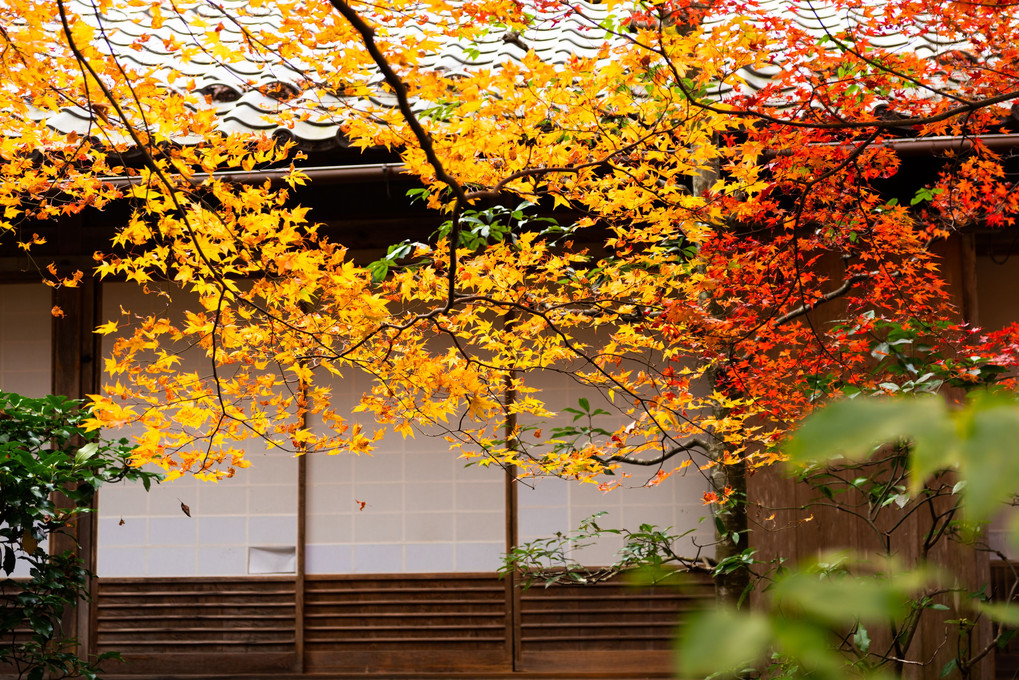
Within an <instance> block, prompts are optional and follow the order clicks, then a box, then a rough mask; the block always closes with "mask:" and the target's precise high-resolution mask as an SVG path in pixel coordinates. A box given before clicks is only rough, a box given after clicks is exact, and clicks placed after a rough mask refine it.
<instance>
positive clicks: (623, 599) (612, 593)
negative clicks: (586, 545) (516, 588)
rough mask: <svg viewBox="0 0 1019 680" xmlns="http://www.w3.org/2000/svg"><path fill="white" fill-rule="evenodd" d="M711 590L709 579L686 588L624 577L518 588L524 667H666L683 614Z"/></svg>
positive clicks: (654, 670)
mask: <svg viewBox="0 0 1019 680" xmlns="http://www.w3.org/2000/svg"><path fill="white" fill-rule="evenodd" d="M713 597H714V589H713V587H712V585H711V582H710V580H708V579H707V578H704V577H700V576H688V577H686V579H685V581H684V585H683V586H682V587H679V588H676V587H670V586H657V587H653V588H645V587H634V586H630V585H627V584H626V583H625V582H622V581H611V582H604V583H598V584H595V585H583V586H575V585H565V586H561V585H556V586H552V587H549V588H542V587H541V586H537V587H532V588H530V589H528V590H526V591H524V592H523V593H522V594H521V595H520V659H519V663H518V665H519V667H520V669H522V670H542V669H544V670H553V669H560V668H561V669H562V670H566V669H569V668H573V669H575V670H578V669H581V670H582V669H592V670H601V671H606V672H613V671H618V672H629V671H633V670H642V671H645V672H647V673H650V674H658V673H668V672H669V670H670V668H671V658H672V652H671V649H672V643H673V640H674V639H675V635H676V627H677V625H679V623H680V620H681V617H682V616H683V615H685V614H688V613H689V612H691V611H692V610H695V609H698V608H701V607H703V606H704V604H705V602H706V601H709V600H711V599H712V598H713Z"/></svg>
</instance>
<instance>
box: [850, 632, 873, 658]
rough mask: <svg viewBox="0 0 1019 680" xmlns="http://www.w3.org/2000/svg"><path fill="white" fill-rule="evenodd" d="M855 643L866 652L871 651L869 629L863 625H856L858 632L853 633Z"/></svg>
mask: <svg viewBox="0 0 1019 680" xmlns="http://www.w3.org/2000/svg"><path fill="white" fill-rule="evenodd" d="M853 644H854V645H856V648H857V649H859V650H860V651H861V652H863V653H864V654H866V653H867V652H868V651H870V635H868V634H867V629H866V628H864V627H863V626H862V625H860V626H857V627H856V633H854V634H853Z"/></svg>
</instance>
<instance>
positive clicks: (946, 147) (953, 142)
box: [764, 134, 1019, 158]
mask: <svg viewBox="0 0 1019 680" xmlns="http://www.w3.org/2000/svg"><path fill="white" fill-rule="evenodd" d="M978 142H979V143H980V145H981V146H985V147H987V148H988V149H991V150H992V151H1007V150H1010V149H1016V148H1019V134H989V135H944V136H940V137H920V138H916V139H883V140H881V141H877V142H872V143H871V144H869V145H868V146H871V147H883V148H886V149H891V150H893V151H895V152H896V153H898V154H899V155H901V156H933V155H936V154H941V153H945V152H949V151H952V152H963V151H970V150H971V149H973V147H974V146H975V145H976V144H977V143H978ZM817 146H843V144H841V143H839V142H828V143H825V144H818V145H817ZM793 153H794V151H793V150H792V149H769V150H768V151H765V152H764V155H765V156H766V157H768V156H770V157H772V158H774V157H776V156H791V155H793Z"/></svg>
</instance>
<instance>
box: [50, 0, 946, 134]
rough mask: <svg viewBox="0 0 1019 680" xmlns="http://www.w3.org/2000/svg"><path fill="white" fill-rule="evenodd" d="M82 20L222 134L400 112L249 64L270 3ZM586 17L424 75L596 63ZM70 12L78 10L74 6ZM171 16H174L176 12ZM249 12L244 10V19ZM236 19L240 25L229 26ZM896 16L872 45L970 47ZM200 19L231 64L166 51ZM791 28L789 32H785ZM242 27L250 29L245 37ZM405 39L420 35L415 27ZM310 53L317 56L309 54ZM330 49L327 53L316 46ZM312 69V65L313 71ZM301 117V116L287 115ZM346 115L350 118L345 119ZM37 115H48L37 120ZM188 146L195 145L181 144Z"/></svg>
mask: <svg viewBox="0 0 1019 680" xmlns="http://www.w3.org/2000/svg"><path fill="white" fill-rule="evenodd" d="M73 2H74V3H77V7H78V9H79V13H80V15H81V16H82V17H83V18H84V20H86V21H88V22H89V23H91V24H92V25H93V26H94V27H96V28H97V29H98V28H101V30H102V32H103V35H104V37H105V39H106V41H107V47H105V48H103V49H109V50H112V51H113V52H114V53H116V55H117V56H118V58H119V59H120V60H121V61H122V63H123V64H124V65H125V66H127V67H129V68H134V69H136V70H138V71H145V72H150V73H152V74H153V76H154V77H156V78H157V79H159V80H161V81H163V82H165V83H166V84H167V85H168V86H169V87H171V88H174V87H176V88H179V89H184V90H191V91H197V92H200V93H202V94H204V95H206V96H205V98H204V99H205V101H204V103H203V102H202V101H201V99H199V101H198V104H197V105H199V106H203V105H204V106H211V107H214V109H215V111H216V114H217V117H218V121H219V123H218V125H219V129H221V130H222V131H223V132H226V133H230V132H262V133H267V134H271V135H285V136H287V137H291V138H293V139H295V140H296V141H297V142H298V143H299V144H300V145H302V146H304V147H305V148H312V149H323V150H329V149H335V148H339V147H343V146H346V142H345V140H344V138H343V134H342V132H341V124H342V122H343V120H342V119H343V118H344V117H345V116H346V115H349V112H351V111H353V110H361V111H368V110H373V109H377V107H380V106H393V105H394V104H395V101H394V100H393V98H392V97H391V96H390V95H387V94H385V93H384V92H383V90H382V89H381V88H379V89H378V92H379V94H378V95H376V96H373V97H368V98H363V99H358V98H355V97H344V96H338V95H337V94H335V93H332V92H327V91H325V90H323V89H322V88H320V87H318V86H317V85H316V84H315V83H316V78H315V76H314V73H311V72H309V71H305V70H304V69H306V68H307V69H311V68H313V66H312V65H313V64H314V63H315V62H316V59H315V55H313V54H305V55H299V56H297V57H292V58H290V59H289V60H283V59H281V58H279V57H274V56H269V57H258V58H253V57H251V56H250V55H251V51H250V50H245V49H243V47H244V44H245V35H244V32H243V30H247V31H251V32H252V33H257V32H258V31H260V30H267V29H268V30H270V31H271V30H273V28H274V27H276V28H278V27H279V26H280V17H278V16H276V15H274V11H275V10H274V7H273V6H272V4H271V3H265V4H264V5H262V6H261V9H256V8H254V7H253V6H252V5H250V4H249V3H248V2H247V1H246V0H222V4H219V5H217V4H213V3H211V2H208V1H201V0H181V1H179V2H176V3H174V4H173V5H172V6H170V5H165V6H164V7H163V9H162V14H163V21H162V23H161V25H160V26H159V27H158V28H153V25H152V17H151V16H150V15H149V8H148V6H147V5H146V3H137V4H135V5H131V4H126V3H125V4H119V5H118V4H116V3H113V4H114V6H113V8H111V9H109V10H107V11H106V12H105V13H104V14H103V16H102V17H101V19H97V18H96V17H95V16H94V15H92V11H93V10H92V4H91V3H90V2H88V0H73ZM576 4H577V5H578V6H579V7H580V8H581V9H582V11H581V12H579V13H574V14H571V15H568V16H565V17H564V16H562V15H560V16H558V17H557V20H556V21H543V20H542V17H541V16H539V17H538V18H537V20H536V21H534V22H533V24H532V25H531V26H530V27H529V28H528V29H527V30H526V31H525V32H523V33H522V34H519V35H518V34H515V33H514V34H507V33H506V32H505V31H498V30H496V31H492V32H490V33H488V34H487V35H486V36H484V37H482V38H480V39H478V40H477V42H473V43H466V42H461V41H457V40H454V39H452V38H449V39H446V40H445V42H443V43H440V46H439V48H438V49H435V50H431V51H430V52H429V54H428V56H426V57H425V62H424V63H423V64H422V66H423V67H425V68H433V69H441V70H444V71H446V72H451V73H457V72H463V71H468V70H471V69H474V68H479V67H486V66H492V65H497V64H500V63H504V62H506V61H507V60H519V59H521V58H522V57H523V56H524V54H525V53H526V50H527V49H534V50H535V51H536V52H537V54H538V56H539V57H540V58H541V59H542V60H543V61H545V62H547V63H562V62H563V61H564V60H565V59H566V58H567V57H568V56H569V55H571V54H576V55H578V56H594V55H596V54H597V52H598V49H599V47H600V46H601V45H602V44H603V43H604V40H605V32H604V31H603V30H599V29H597V28H594V27H593V22H596V21H598V20H600V19H601V18H604V17H605V13H606V9H605V8H604V7H603V6H599V5H593V4H587V3H584V2H580V1H579V0H578V2H577V3H576ZM756 4H757V6H758V7H759V8H760V9H761V10H763V11H764V12H765V13H767V14H770V15H772V16H773V17H776V18H778V22H777V23H776V24H775V26H774V27H772V28H771V30H775V31H782V30H784V29H783V25H787V26H798V27H800V28H802V29H803V30H805V31H808V32H809V33H811V34H813V35H815V36H817V37H821V36H823V35H825V34H831V35H837V34H839V33H841V32H843V31H846V30H847V29H848V30H855V29H857V28H859V27H863V26H871V27H872V26H875V25H880V22H875V20H874V16H873V14H874V13H875V12H877V13H880V12H882V11H884V10H883V9H882V6H884V5H885V4H886V3H878V2H876V1H875V0H869V1H868V2H867V3H866V6H865V7H864V8H861V9H858V10H847V9H838V10H836V9H835V8H834V7H833V6H832V5H831V4H829V3H826V2H820V1H819V2H813V1H811V0H758V2H757V3H756ZM72 6H74V5H73V4H72ZM171 8H175V9H176V13H174V12H173V11H172V9H171ZM238 10H243V11H238ZM231 17H233V18H231ZM725 19H726V17H725V16H708V17H706V18H705V19H704V23H705V24H706V25H707V26H709V27H711V26H717V25H719V24H721V23H722V22H723V21H725ZM893 19H894V18H889V20H888V22H887V25H888V30H887V31H885V32H883V33H880V32H879V33H875V32H874V31H873V30H871V32H870V33H869V34H868V39H869V41H870V42H871V44H873V45H874V46H878V47H881V48H886V49H891V50H896V51H898V50H902V51H912V52H914V53H917V54H921V55H937V54H942V53H945V52H948V51H955V50H960V49H962V48H964V47H965V45H964V44H963V42H962V41H961V40H960V39H959V37H958V36H944V35H939V34H937V33H935V32H914V33H911V34H904V33H903V32H902V31H901V30H898V29H897V28H896V27H895V23H894V21H893ZM196 20H201V21H204V22H205V25H208V24H210V23H213V25H217V28H216V31H217V33H218V34H219V36H220V40H221V41H222V42H223V43H224V44H227V45H237V48H238V49H237V51H236V55H234V56H233V57H231V58H230V59H229V61H225V60H222V59H219V58H217V57H215V56H213V55H212V54H209V53H208V52H205V51H202V50H198V51H196V53H195V54H192V55H191V56H189V57H188V58H186V59H185V58H182V57H181V52H180V51H179V50H171V49H168V48H167V47H166V45H167V44H169V43H171V42H173V41H176V42H177V43H178V44H184V45H189V44H191V45H193V44H195V40H196V39H195V37H194V30H195V29H194V25H195V21H196ZM783 22H785V24H783ZM242 29H243V30H242ZM404 30H406V31H408V32H411V33H412V32H413V31H416V30H420V29H419V28H417V27H414V26H413V25H412V27H411V28H407V29H404ZM309 49H310V48H309ZM317 49H319V50H327V49H329V48H328V47H320V48H317ZM306 65H307V66H306ZM782 68H783V59H782V55H781V54H775V55H773V58H772V60H771V63H770V64H769V65H767V66H765V67H761V68H758V69H752V68H742V69H740V70H739V71H738V76H739V77H738V78H737V79H736V80H734V81H728V82H726V83H724V84H722V85H720V86H719V88H718V92H717V93H716V94H717V96H719V97H723V98H724V97H726V96H729V95H731V94H733V93H736V92H740V91H744V92H745V91H747V90H748V88H749V89H751V90H760V89H761V88H763V87H764V86H766V85H767V84H768V83H769V82H771V79H772V78H773V77H775V76H776V75H777V74H778V73H780V72H781V71H780V70H781V69H782ZM295 111H296V112H300V115H298V116H296V117H295V116H292V115H289V114H290V113H292V112H295ZM344 112H346V113H344ZM40 115H46V114H42V113H41V112H40ZM89 119H90V114H89V112H88V111H86V110H84V109H81V108H78V107H67V108H64V109H62V110H61V111H60V112H59V113H57V114H55V115H52V116H50V117H49V119H48V122H49V125H50V126H52V127H53V128H55V129H57V130H59V131H61V132H71V131H74V132H77V133H79V134H86V133H87V132H88V129H89ZM178 141H179V142H181V143H189V142H193V141H197V139H189V138H188V137H187V136H182V137H180V138H179V139H178Z"/></svg>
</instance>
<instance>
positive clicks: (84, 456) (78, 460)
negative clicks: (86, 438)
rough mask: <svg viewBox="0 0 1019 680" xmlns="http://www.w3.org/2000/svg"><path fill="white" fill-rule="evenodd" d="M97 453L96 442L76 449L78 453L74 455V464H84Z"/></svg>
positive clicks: (97, 446)
mask: <svg viewBox="0 0 1019 680" xmlns="http://www.w3.org/2000/svg"><path fill="white" fill-rule="evenodd" d="M98 451H99V444H98V443H97V442H89V443H88V444H85V446H83V447H81V448H80V449H78V452H77V453H75V454H74V464H75V466H79V465H82V464H84V463H85V461H87V460H88V459H89V458H91V457H92V456H94V455H96V453H97V452H98Z"/></svg>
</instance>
